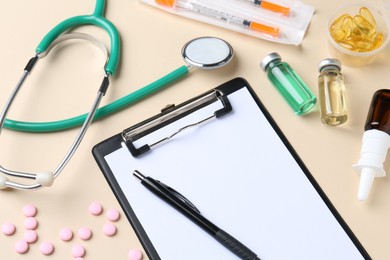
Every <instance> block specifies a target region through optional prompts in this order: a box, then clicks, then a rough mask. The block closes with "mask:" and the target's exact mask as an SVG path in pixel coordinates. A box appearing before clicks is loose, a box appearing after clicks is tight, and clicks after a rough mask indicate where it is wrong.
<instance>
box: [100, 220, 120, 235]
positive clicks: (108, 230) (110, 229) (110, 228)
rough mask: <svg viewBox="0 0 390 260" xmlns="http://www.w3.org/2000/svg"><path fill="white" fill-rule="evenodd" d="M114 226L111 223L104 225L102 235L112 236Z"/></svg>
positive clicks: (114, 232) (114, 229)
mask: <svg viewBox="0 0 390 260" xmlns="http://www.w3.org/2000/svg"><path fill="white" fill-rule="evenodd" d="M116 231H117V230H116V226H115V225H114V224H112V223H106V224H104V226H103V233H104V234H105V235H106V236H109V237H111V236H113V235H115V234H116Z"/></svg>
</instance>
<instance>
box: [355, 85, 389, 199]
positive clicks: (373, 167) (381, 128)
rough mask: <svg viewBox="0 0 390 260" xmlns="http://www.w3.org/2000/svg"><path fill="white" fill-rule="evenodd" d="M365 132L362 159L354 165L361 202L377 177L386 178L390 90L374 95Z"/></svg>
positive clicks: (382, 90)
mask: <svg viewBox="0 0 390 260" xmlns="http://www.w3.org/2000/svg"><path fill="white" fill-rule="evenodd" d="M364 130H365V132H364V134H363V139H362V148H361V151H360V159H359V161H358V163H357V164H355V165H353V168H354V169H355V171H357V172H358V174H360V184H359V192H358V199H359V200H365V199H367V197H368V194H369V192H370V189H371V186H372V183H373V181H374V179H375V178H376V177H384V176H386V172H385V170H384V169H383V162H384V161H385V159H386V155H387V150H388V149H389V147H390V89H381V90H378V91H376V92H375V93H374V96H373V97H372V101H371V105H370V109H369V111H368V115H367V120H366V124H365V126H364Z"/></svg>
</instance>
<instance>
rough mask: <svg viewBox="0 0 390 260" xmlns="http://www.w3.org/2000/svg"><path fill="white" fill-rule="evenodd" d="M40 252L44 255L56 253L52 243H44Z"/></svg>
mask: <svg viewBox="0 0 390 260" xmlns="http://www.w3.org/2000/svg"><path fill="white" fill-rule="evenodd" d="M39 251H41V253H42V254H44V255H51V254H53V252H54V245H53V244H52V243H50V242H43V243H42V244H41V245H40V246H39Z"/></svg>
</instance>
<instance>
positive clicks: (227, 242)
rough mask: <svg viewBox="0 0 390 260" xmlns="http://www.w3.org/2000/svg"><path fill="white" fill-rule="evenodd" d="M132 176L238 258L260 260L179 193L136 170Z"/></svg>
mask: <svg viewBox="0 0 390 260" xmlns="http://www.w3.org/2000/svg"><path fill="white" fill-rule="evenodd" d="M133 175H134V176H135V177H137V178H138V179H140V180H141V184H142V185H144V186H145V187H146V188H147V189H148V190H150V191H151V192H153V193H154V194H155V195H157V196H158V197H159V198H161V199H162V200H164V201H165V202H167V203H168V204H170V205H171V206H172V207H174V208H175V209H177V210H178V211H180V212H181V213H182V214H183V215H185V216H186V217H187V218H189V219H190V220H191V221H193V222H194V223H196V224H197V225H198V226H199V227H201V228H202V229H203V230H204V231H206V232H207V233H208V234H210V235H211V236H212V237H214V238H215V239H216V240H217V241H218V242H219V243H221V244H222V245H223V246H225V247H226V248H227V249H229V250H230V251H231V252H233V253H234V254H236V255H237V256H238V257H240V258H241V259H247V260H260V258H259V257H258V256H257V255H256V254H255V253H254V252H252V251H251V250H250V249H249V248H247V247H246V246H244V245H243V244H242V243H241V242H239V241H238V240H237V239H235V238H234V237H232V236H231V235H229V234H228V233H226V232H225V231H223V230H222V229H220V228H219V227H217V226H216V225H215V224H213V223H211V222H210V221H209V220H208V219H206V218H205V217H203V216H202V215H201V214H200V212H199V211H198V210H197V209H196V208H195V206H193V205H192V203H191V202H189V201H188V200H187V199H185V197H184V196H182V195H181V194H180V193H178V192H176V191H175V190H173V189H172V188H170V187H169V186H167V185H165V184H163V183H162V182H160V181H158V180H155V179H153V178H151V177H145V176H144V175H142V174H141V173H140V172H139V171H137V170H135V171H134V172H133Z"/></svg>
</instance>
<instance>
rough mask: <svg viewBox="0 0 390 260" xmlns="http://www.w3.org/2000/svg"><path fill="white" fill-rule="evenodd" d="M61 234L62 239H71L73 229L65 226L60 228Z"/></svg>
mask: <svg viewBox="0 0 390 260" xmlns="http://www.w3.org/2000/svg"><path fill="white" fill-rule="evenodd" d="M59 236H60V239H61V240H62V241H66V242H67V241H70V240H72V238H73V231H72V230H71V229H70V228H63V229H61V230H60V233H59Z"/></svg>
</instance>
